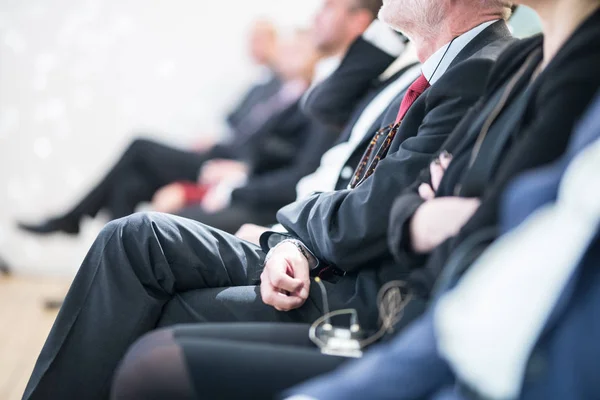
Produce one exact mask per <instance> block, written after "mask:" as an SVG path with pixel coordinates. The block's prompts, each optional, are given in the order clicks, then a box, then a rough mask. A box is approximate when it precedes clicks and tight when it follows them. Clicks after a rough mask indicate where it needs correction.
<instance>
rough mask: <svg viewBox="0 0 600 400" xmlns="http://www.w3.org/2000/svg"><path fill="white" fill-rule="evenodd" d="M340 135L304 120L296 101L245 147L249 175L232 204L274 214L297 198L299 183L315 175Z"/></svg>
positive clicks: (309, 119) (234, 195)
mask: <svg viewBox="0 0 600 400" xmlns="http://www.w3.org/2000/svg"><path fill="white" fill-rule="evenodd" d="M338 134H339V132H338V131H335V130H333V129H331V128H327V127H325V126H323V125H322V124H320V123H318V122H316V121H313V120H312V119H311V118H309V117H307V116H306V115H305V114H304V113H303V112H302V111H301V110H300V106H299V102H296V103H294V104H293V105H292V106H290V107H288V108H287V109H286V110H284V111H283V112H281V113H280V114H278V115H276V116H274V117H273V118H271V119H270V120H269V121H268V122H267V123H266V124H265V125H264V126H263V127H262V128H261V129H260V131H259V132H257V133H256V134H254V135H253V137H252V138H251V139H250V140H249V141H248V142H247V143H246V144H245V145H244V148H245V153H246V156H245V158H244V161H246V162H247V163H248V164H249V165H250V176H249V179H248V181H247V182H246V184H245V185H244V186H243V187H240V188H238V189H235V190H234V191H233V193H232V201H233V202H234V203H242V204H244V205H246V206H250V207H252V208H256V209H264V210H273V211H277V210H278V209H279V208H281V207H283V206H284V205H286V204H289V203H291V202H292V201H294V200H295V199H296V185H297V184H298V181H299V180H300V179H301V178H302V177H304V176H306V175H308V174H310V173H312V172H314V171H315V170H316V169H317V167H318V166H319V162H320V160H321V156H322V155H323V153H325V152H326V151H327V150H328V149H329V148H330V147H331V145H332V144H333V143H334V142H335V140H336V139H337V136H338Z"/></svg>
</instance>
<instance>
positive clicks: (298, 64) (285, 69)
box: [275, 30, 319, 81]
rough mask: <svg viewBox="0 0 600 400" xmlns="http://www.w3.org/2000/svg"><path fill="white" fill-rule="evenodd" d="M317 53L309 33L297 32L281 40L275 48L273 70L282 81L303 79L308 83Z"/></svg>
mask: <svg viewBox="0 0 600 400" xmlns="http://www.w3.org/2000/svg"><path fill="white" fill-rule="evenodd" d="M318 60H319V52H318V50H317V48H316V47H315V45H314V42H313V40H312V38H311V34H310V32H309V31H305V30H297V31H295V32H294V33H293V34H292V35H290V36H289V37H286V38H282V39H281V40H280V41H279V46H278V48H277V57H276V62H275V65H276V66H275V69H276V70H277V72H278V73H279V75H280V76H281V77H282V78H283V80H286V81H289V80H294V79H304V80H306V81H310V79H311V78H312V76H313V73H314V68H315V64H316V63H317V61H318Z"/></svg>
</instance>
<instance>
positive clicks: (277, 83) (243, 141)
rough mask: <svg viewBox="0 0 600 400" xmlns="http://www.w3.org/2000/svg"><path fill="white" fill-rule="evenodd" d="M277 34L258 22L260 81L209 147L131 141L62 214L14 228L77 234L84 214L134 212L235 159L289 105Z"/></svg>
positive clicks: (254, 46) (254, 49) (254, 40)
mask: <svg viewBox="0 0 600 400" xmlns="http://www.w3.org/2000/svg"><path fill="white" fill-rule="evenodd" d="M277 36H278V35H277V32H276V30H275V27H274V26H273V25H272V24H271V23H270V22H267V21H265V20H259V21H257V22H256V23H255V25H254V26H253V28H252V32H251V35H250V43H249V47H250V53H251V56H252V59H253V60H254V62H255V63H256V64H257V65H260V66H262V67H263V73H262V77H261V78H260V80H259V81H258V82H257V83H256V84H255V85H254V86H253V87H251V88H250V90H249V91H248V92H247V94H246V95H245V96H244V97H243V99H242V100H241V102H240V103H239V104H238V105H237V106H236V107H235V108H234V109H233V110H232V111H231V112H230V113H229V115H228V116H227V125H228V127H229V129H228V130H229V132H225V133H223V135H222V136H223V137H224V139H223V141H222V142H219V143H214V142H212V141H211V140H210V139H207V138H201V139H200V140H199V141H198V143H196V145H195V146H194V148H193V149H189V150H182V149H178V148H174V147H171V146H168V145H164V144H161V143H158V142H154V141H151V140H147V139H137V140H135V141H133V142H132V143H131V145H130V146H129V147H128V148H127V150H126V151H125V153H124V154H123V155H122V156H121V158H120V159H119V160H118V161H117V163H116V164H115V165H114V166H113V168H112V169H111V170H110V172H109V173H108V174H107V175H106V176H105V177H104V178H103V179H102V180H101V181H100V182H99V183H98V184H97V185H96V186H95V187H94V188H93V189H92V190H91V191H90V192H89V193H88V194H87V195H86V196H84V198H83V199H82V200H81V201H80V202H79V203H78V204H77V205H75V206H74V207H73V208H72V209H70V210H69V211H68V212H66V213H65V214H62V215H59V216H57V217H54V218H50V219H48V220H46V221H44V222H42V223H39V224H25V223H20V224H19V227H20V228H21V229H24V230H26V231H29V232H32V233H36V234H49V233H54V232H64V233H68V234H77V233H79V225H80V222H81V219H82V218H83V217H84V216H92V217H94V216H95V215H96V214H97V213H98V212H99V211H100V210H106V211H108V214H109V215H110V217H111V218H113V219H117V218H121V217H124V216H127V215H129V214H131V213H133V212H134V210H135V208H136V207H137V206H138V205H139V204H140V203H142V202H146V201H150V200H151V199H152V196H153V195H154V194H155V192H156V191H157V190H158V189H160V188H161V187H163V186H165V185H167V184H169V183H172V182H175V181H180V180H189V181H195V180H196V179H197V177H198V171H199V169H200V168H201V166H202V165H203V164H204V163H205V162H206V161H207V160H211V159H214V158H219V159H236V158H239V157H241V156H243V155H244V154H246V151H248V148H249V145H251V143H252V140H251V138H252V136H253V135H254V134H255V133H257V132H258V131H259V129H260V128H261V127H262V125H264V124H265V123H266V122H267V121H268V120H269V118H270V117H272V116H273V115H275V114H276V113H278V112H280V111H281V110H282V109H284V108H285V107H286V106H287V105H289V104H291V103H292V102H293V101H294V100H295V99H294V98H293V97H292V98H291V99H289V98H286V97H285V94H286V92H284V91H283V90H282V82H281V79H280V77H279V73H278V72H277V65H276V58H277V42H278V37H277Z"/></svg>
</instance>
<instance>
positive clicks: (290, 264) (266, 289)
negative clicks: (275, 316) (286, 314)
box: [260, 243, 310, 311]
mask: <svg viewBox="0 0 600 400" xmlns="http://www.w3.org/2000/svg"><path fill="white" fill-rule="evenodd" d="M260 279H261V283H260V295H261V297H262V300H263V302H264V303H265V304H267V305H270V306H273V307H274V308H275V309H276V310H279V311H291V310H294V309H296V308H300V307H301V306H302V305H303V304H304V302H305V301H306V299H308V294H309V290H310V271H309V266H308V261H307V260H306V258H304V256H303V255H302V253H300V251H299V250H298V249H297V248H296V246H294V245H293V244H292V243H283V244H281V245H279V246H277V248H276V249H275V250H273V253H272V254H271V256H270V257H269V260H268V261H267V263H266V264H265V268H264V270H263V272H262V274H261V276H260Z"/></svg>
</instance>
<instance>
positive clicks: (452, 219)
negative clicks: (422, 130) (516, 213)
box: [410, 152, 481, 254]
mask: <svg viewBox="0 0 600 400" xmlns="http://www.w3.org/2000/svg"><path fill="white" fill-rule="evenodd" d="M451 161H452V156H451V155H450V154H448V153H447V152H443V153H442V154H441V155H440V157H439V158H438V159H436V160H435V161H434V162H432V163H431V165H430V175H431V185H429V184H427V183H423V184H421V186H419V195H420V196H421V198H422V199H423V200H425V203H423V204H422V205H421V206H420V207H419V208H418V209H417V211H416V212H415V214H414V215H413V217H412V219H411V222H410V235H411V243H412V248H413V250H414V251H415V252H417V253H422V254H425V253H429V252H431V251H432V250H433V249H434V248H436V247H437V246H439V245H440V244H442V243H443V242H444V241H446V240H447V239H449V238H451V237H452V236H455V235H456V234H458V232H459V231H460V229H461V228H462V227H463V226H464V225H465V224H466V223H467V221H468V220H469V219H471V217H472V216H473V215H474V214H475V212H476V211H477V209H478V208H479V205H480V204H481V203H480V201H479V199H476V198H464V197H436V193H437V190H438V188H439V185H440V182H441V181H442V178H443V177H444V173H445V172H446V169H447V168H448V166H449V165H450V162H451Z"/></svg>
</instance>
